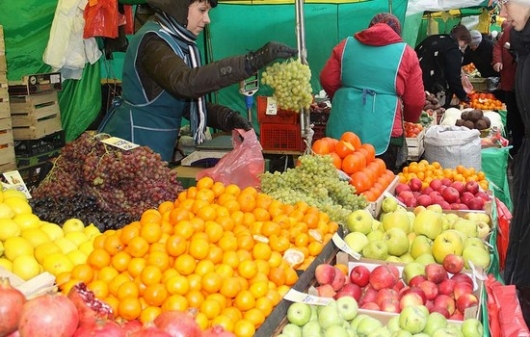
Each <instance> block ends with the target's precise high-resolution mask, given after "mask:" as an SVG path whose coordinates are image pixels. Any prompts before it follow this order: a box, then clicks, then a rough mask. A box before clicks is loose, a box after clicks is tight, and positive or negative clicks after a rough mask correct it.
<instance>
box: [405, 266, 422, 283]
mask: <svg viewBox="0 0 530 337" xmlns="http://www.w3.org/2000/svg"><path fill="white" fill-rule="evenodd" d="M401 274H402V275H401V277H402V278H403V281H404V282H405V283H406V284H409V282H410V280H412V278H413V277H414V276H417V275H423V276H425V265H424V264H423V263H419V262H410V263H407V264H406V265H405V266H404V267H403V272H402V273H401Z"/></svg>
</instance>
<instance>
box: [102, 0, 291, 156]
mask: <svg viewBox="0 0 530 337" xmlns="http://www.w3.org/2000/svg"><path fill="white" fill-rule="evenodd" d="M147 3H148V4H149V5H151V6H152V7H153V8H154V9H155V11H156V15H155V20H154V21H149V22H148V23H146V24H145V25H144V26H143V27H142V28H141V29H140V30H139V31H138V33H136V34H135V35H134V37H133V38H132V40H131V42H130V45H129V48H128V50H127V53H126V54H125V60H124V65H123V76H122V77H123V80H122V89H123V96H122V97H121V100H120V101H119V102H118V103H117V104H114V105H113V108H112V109H111V110H110V111H109V112H108V113H107V115H106V116H105V119H104V120H103V122H102V124H101V125H100V127H99V131H100V132H105V133H109V134H111V135H112V136H116V137H120V138H123V139H126V140H129V141H132V142H134V143H136V144H139V145H146V146H149V147H150V148H151V149H153V150H154V151H156V152H158V153H160V154H161V156H162V159H163V160H165V161H171V159H172V157H173V152H174V148H175V143H176V141H177V137H178V133H179V130H180V126H181V122H182V118H187V119H189V121H190V125H191V130H192V133H193V138H194V140H195V143H197V144H200V143H202V142H203V141H204V137H205V131H206V127H207V126H209V127H212V128H216V129H220V130H223V131H229V130H232V129H236V128H240V129H245V130H249V129H251V128H252V125H251V124H250V122H249V121H248V120H246V119H244V118H243V117H241V116H240V115H239V113H238V112H236V111H233V110H231V109H229V108H227V107H224V106H220V105H216V104H212V103H209V102H206V99H205V95H207V94H208V93H211V92H214V91H216V90H219V89H221V88H224V87H227V86H229V85H232V84H235V83H238V82H240V81H242V80H244V79H246V78H248V77H249V76H251V75H252V74H254V73H255V72H257V71H258V70H259V69H261V68H263V67H264V66H266V65H267V64H269V63H271V62H273V61H274V60H275V59H277V58H290V57H292V56H295V55H296V54H297V50H296V49H293V48H290V47H288V46H286V45H284V44H281V43H277V42H269V43H267V44H266V45H265V46H263V47H262V48H261V49H259V50H257V51H256V52H250V53H248V54H246V55H241V56H235V57H228V58H225V59H222V60H219V61H216V62H213V63H210V64H208V65H204V66H203V65H201V56H200V54H199V50H198V48H197V45H196V43H195V40H196V39H197V36H198V35H199V34H200V33H201V32H202V31H203V29H204V28H205V26H206V25H207V24H209V23H210V17H209V12H210V10H211V9H212V8H214V7H215V6H217V0H148V1H147Z"/></svg>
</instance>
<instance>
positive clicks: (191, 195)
mask: <svg viewBox="0 0 530 337" xmlns="http://www.w3.org/2000/svg"><path fill="white" fill-rule="evenodd" d="M197 190H198V189H197V187H196V186H190V187H188V189H187V191H186V199H195V196H196V195H197Z"/></svg>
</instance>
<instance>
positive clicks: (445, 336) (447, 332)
mask: <svg viewBox="0 0 530 337" xmlns="http://www.w3.org/2000/svg"><path fill="white" fill-rule="evenodd" d="M432 337H464V334H463V333H461V332H460V331H456V330H454V329H450V328H443V329H440V330H438V331H436V332H435V333H434V334H432Z"/></svg>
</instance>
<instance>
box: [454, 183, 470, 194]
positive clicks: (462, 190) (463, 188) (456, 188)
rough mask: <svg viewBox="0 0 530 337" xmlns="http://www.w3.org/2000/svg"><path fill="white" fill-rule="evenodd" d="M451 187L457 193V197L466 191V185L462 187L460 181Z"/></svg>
mask: <svg viewBox="0 0 530 337" xmlns="http://www.w3.org/2000/svg"><path fill="white" fill-rule="evenodd" d="M451 187H452V188H454V189H455V190H457V191H458V195H460V194H462V193H464V191H465V190H466V185H464V183H463V182H461V181H454V182H453V183H452V184H451Z"/></svg>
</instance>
